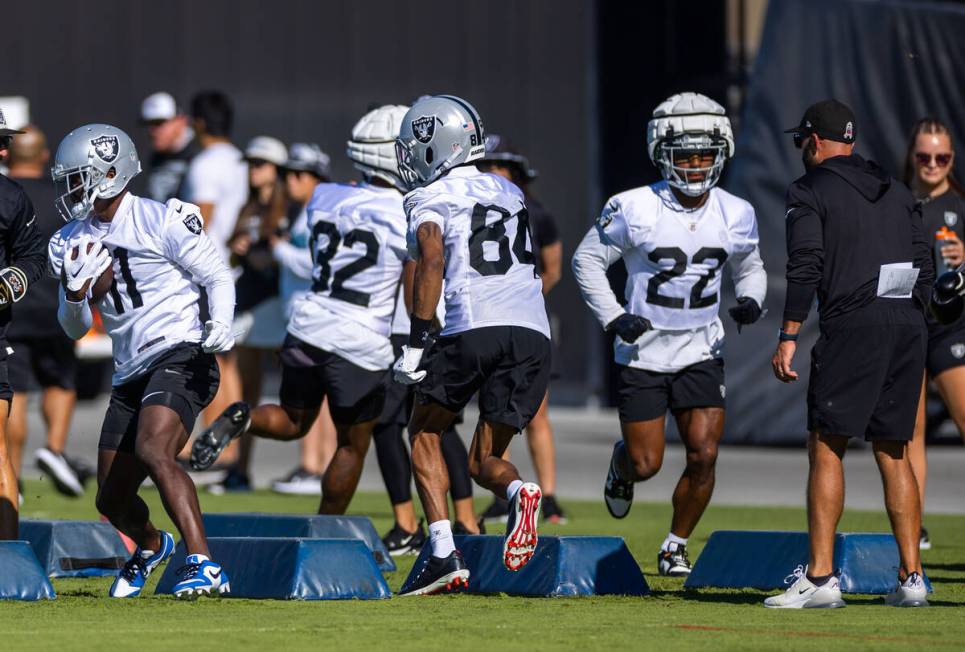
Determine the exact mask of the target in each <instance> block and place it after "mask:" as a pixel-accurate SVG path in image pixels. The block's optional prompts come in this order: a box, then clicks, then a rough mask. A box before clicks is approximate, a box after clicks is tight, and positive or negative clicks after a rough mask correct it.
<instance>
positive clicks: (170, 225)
mask: <svg viewBox="0 0 965 652" xmlns="http://www.w3.org/2000/svg"><path fill="white" fill-rule="evenodd" d="M202 227H203V223H202V221H201V212H200V210H199V209H198V207H197V206H194V205H192V204H186V203H182V202H180V201H179V200H177V199H171V200H168V202H167V204H161V203H159V202H156V201H154V200H152V199H146V198H143V197H136V196H135V195H132V194H130V193H128V194H127V195H126V196H125V197H124V199H122V200H121V204H120V206H119V207H118V209H117V212H116V213H115V215H114V219H113V220H111V221H110V222H100V221H99V220H97V218H95V217H90V218H88V219H85V220H77V221H74V222H69V223H68V224H66V225H65V226H64V227H63V228H61V229H60V230H59V231H58V232H57V233H55V234H54V236H53V237H52V238H51V239H50V244H49V246H48V261H49V264H50V271H51V274H52V275H53V276H55V277H57V278H60V275H61V268H62V266H63V260H64V254H65V252H66V251H71V250H73V248H74V247H75V246H77V244H78V242H79V241H80V239H81V238H83V237H85V236H87V237H90V238H91V240H92V241H100V242H101V243H103V244H104V245H105V246H106V247H107V249H108V250H109V251H110V253H111V256H112V257H113V273H114V282H113V284H112V285H111V288H110V291H109V292H107V293H106V294H105V295H104V297H103V298H102V299H101V300H100V301H99V302H98V303H97V304H96V307H97V310H98V311H99V312H100V315H101V318H102V319H103V322H104V328H105V330H106V331H107V334H108V335H109V336H110V338H111V342H112V346H113V354H114V377H113V384H114V385H120V384H122V383H125V382H127V381H129V380H131V379H133V378H135V377H137V376H138V375H140V374H141V373H143V372H144V371H146V370H147V368H148V367H150V365H151V363H152V362H153V361H154V360H155V359H156V358H157V357H158V356H159V355H161V354H162V353H164V352H165V351H167V350H169V349H171V348H172V347H174V346H176V345H178V344H180V343H182V342H200V341H201V340H202V332H203V325H202V323H201V319H200V307H199V303H198V302H199V300H200V298H201V291H200V288H201V287H204V286H208V287H210V286H212V285H214V284H216V283H231V275H230V272H229V271H228V268H227V266H226V265H225V264H224V262H223V260H222V258H221V255H220V253H219V252H218V250H217V248H216V247H215V246H214V243H212V241H211V240H210V238H208V236H207V235H206V234H205V233H204V231H203V228H202Z"/></svg>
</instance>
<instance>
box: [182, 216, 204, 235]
mask: <svg viewBox="0 0 965 652" xmlns="http://www.w3.org/2000/svg"><path fill="white" fill-rule="evenodd" d="M184 226H186V227H188V231H190V232H191V233H193V234H194V235H201V230H202V225H201V218H200V217H198V216H197V215H195V214H194V213H191V214H190V215H188V216H187V217H186V218H184Z"/></svg>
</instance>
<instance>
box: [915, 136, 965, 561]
mask: <svg viewBox="0 0 965 652" xmlns="http://www.w3.org/2000/svg"><path fill="white" fill-rule="evenodd" d="M954 162H955V149H954V147H953V146H952V137H951V133H950V132H949V130H948V127H947V126H945V125H944V124H943V123H942V122H941V121H939V120H937V119H936V118H930V117H929V118H924V119H922V120H919V121H918V122H917V123H916V124H915V126H914V128H913V129H912V131H911V137H910V138H909V141H908V153H907V155H906V157H905V183H906V184H908V187H909V188H911V191H912V193H913V194H914V195H915V198H916V199H917V200H918V203H919V205H920V206H921V214H922V223H923V225H924V228H925V236H926V237H927V238H928V239H929V241H931V242H934V243H935V246H934V247H933V248H932V251H933V252H934V262H935V271H936V275H941V274H942V273H943V272H946V271H948V270H950V269H955V268H957V267H958V266H959V265H961V264H962V261H963V246H962V240H965V199H963V196H962V195H963V193H962V187H961V186H960V185H959V184H958V182H957V181H956V180H955V177H954V176H953V175H952V167H953V166H954ZM926 316H927V317H928V357H927V359H926V364H925V379H924V381H923V382H922V386H921V399H920V401H919V404H918V418H917V419H916V421H915V436H914V438H913V439H912V441H911V445H910V446H909V449H908V452H909V457H910V459H911V464H912V468H913V469H914V471H915V478H916V479H917V480H918V493H919V495H920V497H921V507H922V513H923V514H924V509H925V483H926V481H927V479H928V462H927V460H926V457H925V425H926V421H927V416H926V413H925V406H926V391H927V388H928V379H929V378H931V380H932V382H933V383H934V384H935V387H936V388H937V389H938V393H939V394H940V395H941V397H942V400H943V401H944V402H945V405H946V406H947V407H948V412H949V414H950V415H951V417H952V420H953V421H954V422H955V425H956V426H958V430H959V432H960V433H965V316H963V317H960V318H959V319H958V320H956V321H955V322H953V323H951V324H948V325H943V324H940V323H938V321H936V320H935V318H934V317H932V316H931V315H930V314H927V315H926ZM919 547H920V548H921V549H922V550H928V549H930V548H931V540H930V539H929V537H928V531H927V530H926V529H925V528H924V527H922V528H921V536H920V537H919Z"/></svg>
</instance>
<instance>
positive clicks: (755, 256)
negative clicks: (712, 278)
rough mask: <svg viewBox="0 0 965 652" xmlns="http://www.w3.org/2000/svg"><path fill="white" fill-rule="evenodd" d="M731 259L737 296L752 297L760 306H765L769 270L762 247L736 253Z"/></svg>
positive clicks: (732, 275)
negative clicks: (766, 266) (763, 257)
mask: <svg viewBox="0 0 965 652" xmlns="http://www.w3.org/2000/svg"><path fill="white" fill-rule="evenodd" d="M731 260H732V261H733V263H732V266H731V277H732V278H733V279H734V288H735V290H736V293H737V297H738V298H740V297H750V298H751V299H753V300H754V301H756V302H757V305H758V306H763V305H764V298H765V297H766V296H767V272H765V271H764V261H763V260H761V251H760V249H758V248H757V247H754V248H753V249H751V250H750V251H748V252H744V253H737V254H734V256H733V258H732V259H731Z"/></svg>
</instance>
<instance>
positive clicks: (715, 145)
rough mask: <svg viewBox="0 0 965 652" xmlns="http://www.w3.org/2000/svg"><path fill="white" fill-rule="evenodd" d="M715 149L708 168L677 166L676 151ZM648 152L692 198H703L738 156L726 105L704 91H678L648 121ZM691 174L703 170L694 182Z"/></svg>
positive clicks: (672, 182)
mask: <svg viewBox="0 0 965 652" xmlns="http://www.w3.org/2000/svg"><path fill="white" fill-rule="evenodd" d="M707 150H710V151H713V152H714V162H713V164H712V165H711V166H710V167H708V168H684V167H680V166H676V165H674V154H675V153H676V154H677V155H678V156H680V154H681V153H682V152H687V153H694V152H701V151H707ZM647 151H648V152H649V153H650V160H651V161H653V164H654V165H656V166H657V167H658V168H659V169H660V174H662V175H663V178H664V179H666V180H667V183H668V184H670V185H671V186H673V187H674V188H676V189H677V190H679V191H680V192H682V193H684V194H685V195H688V196H690V197H699V196H700V195H702V194H704V193H705V192H707V191H708V190H710V189H711V188H713V187H714V186H715V185H717V181H718V180H719V179H720V173H721V172H722V171H723V169H724V163H726V162H727V159H729V158H730V157H732V156H733V155H734V134H733V132H732V131H731V127H730V120H729V119H728V118H727V115H726V112H725V111H724V107H722V106H721V105H720V104H718V103H717V102H715V101H714V100H712V99H710V98H709V97H707V96H706V95H701V94H700V93H678V94H677V95H672V96H671V97H669V98H667V99H666V100H665V101H664V102H662V103H661V104H660V106H658V107H657V108H656V109H654V111H653V119H652V120H650V122H649V123H648V124H647ZM688 173H689V174H690V175H691V176H693V175H694V174H695V173H703V178H702V179H701V180H700V181H691V180H690V177H689V176H688Z"/></svg>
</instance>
